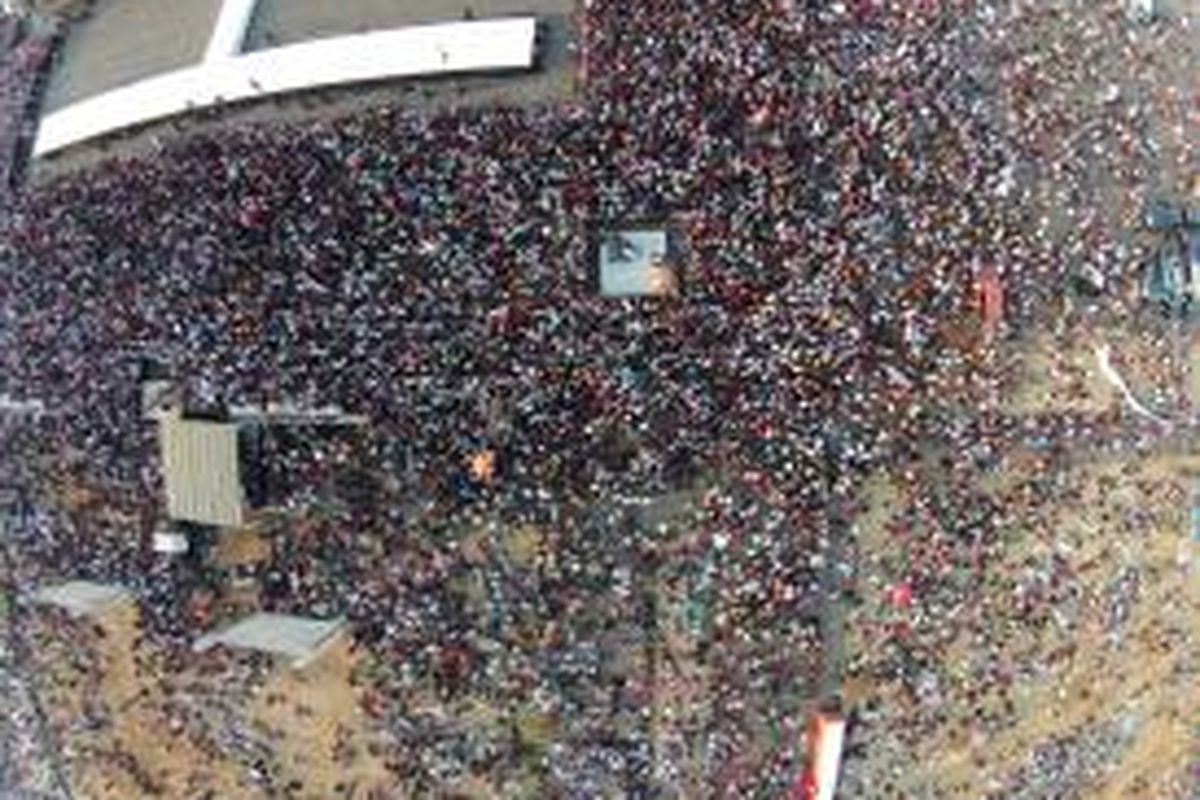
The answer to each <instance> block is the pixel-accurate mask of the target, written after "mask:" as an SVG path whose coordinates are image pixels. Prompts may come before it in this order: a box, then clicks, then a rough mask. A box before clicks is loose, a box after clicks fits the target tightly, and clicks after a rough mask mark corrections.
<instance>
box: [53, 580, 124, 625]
mask: <svg viewBox="0 0 1200 800" xmlns="http://www.w3.org/2000/svg"><path fill="white" fill-rule="evenodd" d="M132 597H133V594H132V593H131V592H130V591H129V590H128V589H126V588H124V587H122V586H113V585H110V584H105V583H94V582H92V581H68V582H66V583H60V584H55V585H53V586H45V587H43V588H41V589H39V590H38V591H37V592H36V593H35V594H34V595H33V599H34V601H35V602H37V603H40V604H41V605H47V606H54V607H56V608H61V609H63V610H64V611H66V612H67V613H69V614H70V615H71V616H73V617H87V616H91V617H95V616H100V615H102V614H104V613H105V612H107V611H108V610H110V609H111V608H113V607H114V606H116V605H119V604H120V603H123V602H125V601H126V600H128V599H131V598H132Z"/></svg>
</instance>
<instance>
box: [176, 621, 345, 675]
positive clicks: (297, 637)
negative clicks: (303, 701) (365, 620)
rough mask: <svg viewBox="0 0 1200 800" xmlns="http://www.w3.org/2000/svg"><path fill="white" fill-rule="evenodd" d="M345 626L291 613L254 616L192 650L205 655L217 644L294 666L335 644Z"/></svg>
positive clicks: (206, 638) (212, 635) (202, 640)
mask: <svg viewBox="0 0 1200 800" xmlns="http://www.w3.org/2000/svg"><path fill="white" fill-rule="evenodd" d="M344 625H345V623H344V622H343V621H342V620H340V619H333V620H320V619H312V618H310V617H296V616H292V615H290V614H254V615H251V616H249V617H246V618H245V619H242V620H239V621H238V622H235V623H234V624H232V625H230V626H229V627H227V628H223V629H222V630H219V631H215V632H213V633H209V634H206V635H205V636H202V637H200V638H199V639H197V640H196V643H195V644H194V645H192V649H193V650H195V651H197V652H203V651H205V650H208V649H210V648H212V647H214V646H216V645H224V646H225V647H231V648H235V649H240V650H254V651H258V652H263V653H270V654H272V655H278V656H285V657H287V658H290V659H291V660H292V666H294V667H296V668H300V667H303V666H305V665H307V664H309V663H311V662H312V661H314V660H315V659H316V658H317V657H318V656H320V655H321V653H322V652H324V651H325V648H326V647H327V646H328V645H329V644H330V643H332V642H333V640H334V638H335V637H336V636H337V635H338V633H339V632H340V631H341V630H342V628H343V627H344Z"/></svg>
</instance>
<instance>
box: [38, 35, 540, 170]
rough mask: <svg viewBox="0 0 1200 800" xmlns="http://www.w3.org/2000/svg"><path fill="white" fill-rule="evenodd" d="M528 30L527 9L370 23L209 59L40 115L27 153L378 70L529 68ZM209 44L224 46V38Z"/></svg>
mask: <svg viewBox="0 0 1200 800" xmlns="http://www.w3.org/2000/svg"><path fill="white" fill-rule="evenodd" d="M236 27H237V26H233V28H236ZM536 34H537V20H536V18H534V17H514V18H511V19H501V20H480V21H472V22H452V23H443V24H437V25H419V26H414V27H409V28H399V29H396V30H389V31H373V32H370V33H362V34H356V35H352V36H337V37H333V38H329V39H318V40H316V41H312V42H303V43H301V44H293V45H287V46H285V47H277V48H273V49H271V50H262V51H257V52H252V53H247V54H245V55H237V56H230V57H228V58H214V59H212V60H209V61H206V62H203V63H201V64H199V65H198V66H195V67H189V68H187V69H182V70H176V71H174V72H168V73H166V74H164V75H157V76H155V77H153V78H148V79H146V80H143V81H138V82H137V83H133V84H130V85H129V86H124V87H122V88H120V89H115V90H113V91H111V92H106V93H105V94H102V95H99V96H97V97H92V98H89V99H87V100H83V101H81V102H79V103H75V104H73V105H70V106H67V107H66V108H64V109H62V110H60V111H56V112H54V113H52V114H49V115H47V116H46V117H44V118H43V119H42V122H41V126H40V128H39V130H38V136H37V141H36V143H35V145H34V155H35V156H42V155H46V154H48V153H52V152H54V151H56V150H61V149H62V148H64V147H68V146H70V145H72V144H76V143H78V142H83V141H86V140H88V139H92V138H95V137H97V136H102V135H104V134H106V133H111V132H114V131H118V130H122V129H125V128H131V127H134V126H137V125H142V124H144V123H147V122H152V121H154V120H159V119H165V118H167V117H171V116H176V115H179V114H185V113H187V112H189V111H194V110H196V109H201V108H209V107H212V106H217V105H221V104H223V103H230V102H235V101H238V100H247V99H252V98H256V97H267V96H270V95H275V94H282V93H285V92H294V91H298V90H302V89H309V88H316V87H320V86H330V85H334V84H346V83H360V82H366V81H375V80H381V79H384V78H402V77H417V76H433V75H448V74H453V73H461V72H495V71H511V70H526V69H532V67H533V63H534V54H535V53H534V48H535V39H536ZM215 46H217V47H218V48H219V49H223V51H224V52H228V50H229V49H230V48H232V47H233V44H232V41H225V42H224V43H223V45H220V44H218V45H215Z"/></svg>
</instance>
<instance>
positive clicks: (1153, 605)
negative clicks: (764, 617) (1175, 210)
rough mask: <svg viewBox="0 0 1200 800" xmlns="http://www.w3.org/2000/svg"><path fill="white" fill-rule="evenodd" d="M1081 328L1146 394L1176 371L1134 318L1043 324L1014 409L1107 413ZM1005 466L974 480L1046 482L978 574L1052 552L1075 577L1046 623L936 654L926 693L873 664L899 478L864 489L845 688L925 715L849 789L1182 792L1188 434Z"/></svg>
mask: <svg viewBox="0 0 1200 800" xmlns="http://www.w3.org/2000/svg"><path fill="white" fill-rule="evenodd" d="M1089 337H1098V338H1100V339H1102V340H1104V341H1107V342H1109V343H1111V344H1112V346H1113V347H1114V349H1115V350H1118V351H1122V352H1124V353H1125V354H1126V358H1125V359H1124V363H1125V364H1126V366H1128V367H1129V370H1128V371H1129V372H1131V373H1134V374H1137V373H1139V372H1140V373H1141V374H1142V375H1143V376H1145V377H1143V378H1142V379H1141V380H1140V381H1139V380H1134V379H1131V383H1137V384H1138V385H1140V386H1141V387H1143V390H1144V391H1145V393H1146V394H1150V393H1151V390H1152V379H1153V378H1154V377H1155V376H1157V377H1159V378H1160V379H1162V380H1163V382H1164V383H1168V382H1169V380H1170V378H1169V376H1171V375H1175V376H1177V375H1178V374H1179V373H1178V370H1177V369H1176V367H1177V366H1178V365H1177V364H1175V363H1172V362H1171V359H1170V358H1169V357H1168V356H1169V352H1168V353H1167V355H1166V356H1164V354H1163V353H1162V348H1161V343H1160V348H1159V351H1158V352H1156V351H1155V349H1154V347H1153V340H1152V339H1151V338H1150V337H1145V338H1143V337H1142V336H1139V335H1138V334H1137V333H1135V332H1132V331H1129V330H1122V329H1111V330H1104V329H1094V328H1093V329H1090V330H1089V331H1087V334H1086V335H1085V334H1083V332H1076V333H1075V334H1072V335H1068V336H1065V337H1062V338H1058V337H1055V336H1053V335H1051V334H1045V335H1043V336H1038V337H1032V338H1031V339H1030V340H1029V341H1025V342H1021V343H1020V344H1019V345H1018V352H1020V353H1021V363H1022V365H1023V366H1024V367H1026V369H1025V370H1024V371H1023V372H1022V373H1021V377H1020V378H1019V379H1018V382H1017V384H1016V385H1015V386H1013V387H1011V397H1012V398H1013V399H1014V401H1015V402H1014V403H1013V404H1012V407H1011V408H1010V409H1009V410H1010V413H1015V414H1022V413H1025V414H1031V415H1033V414H1041V415H1049V414H1056V413H1100V412H1105V411H1108V410H1110V409H1111V407H1112V405H1113V404H1119V403H1120V402H1121V401H1120V399H1119V397H1118V396H1116V395H1115V393H1114V392H1113V391H1112V388H1111V386H1109V385H1108V384H1107V383H1106V382H1105V381H1103V379H1101V378H1100V376H1099V375H1098V374H1097V370H1096V368H1095V358H1094V356H1093V355H1092V352H1091V350H1090V347H1089ZM1191 349H1192V352H1194V351H1195V348H1194V346H1193V347H1192V348H1191ZM1147 362H1149V363H1148V364H1147ZM1164 362H1165V363H1164ZM1139 366H1140V367H1141V369H1138V367H1139ZM1164 375H1166V376H1168V377H1167V378H1163V376H1164ZM1000 464H1001V466H1000V467H999V468H998V469H997V471H996V473H995V474H992V475H988V476H986V478H981V479H980V480H979V481H978V483H977V486H978V488H980V489H982V490H983V491H984V492H985V493H987V494H988V495H989V496H991V497H992V498H994V499H995V500H996V501H997V502H1001V503H1012V502H1014V500H1013V498H1015V497H1021V496H1022V493H1021V490H1020V489H1019V488H1018V487H1021V486H1025V485H1028V482H1029V481H1030V479H1031V477H1033V476H1036V475H1039V474H1041V475H1042V476H1043V477H1047V478H1048V479H1049V480H1051V481H1052V484H1053V486H1054V487H1055V488H1054V493H1053V494H1052V495H1051V496H1050V497H1049V498H1048V499H1046V500H1042V501H1040V502H1035V503H1034V504H1033V505H1031V506H1028V507H1027V508H1025V509H1024V510H1023V514H1022V515H1020V517H1019V518H1020V519H1023V520H1026V523H1024V524H1022V525H1020V526H1016V527H1014V529H1013V530H1011V531H1008V532H1007V533H1006V537H1005V543H1004V549H1003V556H1002V558H1001V559H1000V560H999V561H998V562H996V563H994V564H992V565H990V566H989V569H988V574H989V575H992V576H1010V577H1011V576H1023V577H1019V578H1017V579H1016V580H1017V582H1018V583H1020V581H1021V580H1024V579H1025V577H1029V576H1033V575H1035V574H1040V575H1041V577H1045V574H1044V573H1042V572H1041V571H1042V570H1045V569H1046V565H1047V564H1055V565H1056V566H1055V567H1054V568H1053V569H1054V570H1057V571H1058V573H1057V574H1059V575H1061V576H1064V577H1063V580H1065V581H1068V582H1069V584H1070V589H1069V592H1068V594H1067V596H1066V598H1062V597H1059V598H1058V599H1057V600H1051V605H1052V606H1053V608H1052V609H1051V610H1050V611H1049V613H1050V614H1051V617H1052V619H1053V624H1051V625H1049V626H1046V627H1042V626H1027V625H1025V624H1023V623H1022V622H1021V621H1020V620H1019V619H1018V620H1017V623H1016V624H1015V625H1014V624H1011V623H1005V622H996V623H994V624H995V625H996V626H997V630H996V631H994V632H993V634H992V635H991V644H990V645H987V646H980V645H981V644H982V642H980V641H977V640H975V639H973V638H972V635H971V634H969V633H963V634H962V635H960V636H959V637H958V638H957V639H955V640H954V641H953V642H952V643H951V644H950V645H949V646H948V647H947V649H946V651H945V653H944V655H943V657H941V658H939V663H938V664H937V666H936V667H934V668H933V670H934V673H936V674H937V675H938V679H937V681H936V686H937V691H936V696H935V697H933V698H930V697H925V698H918V699H915V700H914V698H913V696H912V695H911V694H910V693H909V692H908V691H906V690H905V689H904V688H903V686H902V682H901V681H899V680H893V679H887V678H885V679H879V678H878V677H874V678H873V677H868V676H870V675H872V674H874V675H876V676H878V674H879V670H880V668H881V667H882V665H883V664H885V663H887V662H888V648H889V645H888V644H887V642H888V637H887V636H886V635H884V634H882V633H881V631H883V630H884V628H885V627H886V624H887V620H888V619H889V618H890V617H889V615H890V614H891V613H893V612H892V610H891V609H889V606H888V601H887V597H886V591H887V588H888V586H889V585H891V582H892V580H894V579H895V577H896V576H895V575H893V574H891V572H892V571H893V570H892V567H891V566H890V565H889V564H888V563H887V559H886V554H888V553H892V552H894V551H895V549H896V547H897V542H896V540H895V539H893V538H892V536H891V534H890V533H889V525H890V524H891V523H893V522H894V521H895V520H897V519H898V515H901V514H902V513H903V512H904V509H905V507H906V504H905V499H906V496H905V489H904V485H905V483H904V480H903V479H902V476H900V475H889V474H886V473H881V474H880V475H878V476H876V477H875V478H874V479H872V480H871V481H869V482H868V483H867V485H866V487H865V489H864V499H863V510H862V512H861V513H860V514H859V515H858V517H857V519H856V525H855V549H856V550H857V551H858V552H859V553H861V554H863V560H862V563H861V564H860V568H861V569H862V574H863V576H864V580H863V586H864V587H865V590H864V595H863V603H862V604H861V605H860V606H858V607H857V608H856V609H855V610H854V612H853V613H852V615H851V618H850V623H849V629H848V631H847V642H848V644H847V648H848V650H849V651H850V653H851V656H850V658H851V660H852V661H853V662H854V663H855V668H854V669H853V670H852V675H851V677H850V678H849V679H848V680H847V682H846V684H845V685H844V687H843V697H844V699H845V701H846V702H847V703H848V704H849V705H850V706H852V707H856V708H862V707H863V706H864V705H865V704H878V705H879V706H881V707H882V708H884V709H885V711H884V712H882V716H883V718H884V719H889V720H891V723H892V724H895V725H898V726H901V727H902V726H904V725H905V722H904V720H905V719H906V718H908V719H911V724H912V725H914V726H917V725H918V722H917V720H922V721H927V720H930V719H932V720H934V722H931V723H928V724H927V725H920V727H919V730H917V732H916V733H915V734H914V735H913V739H912V742H911V746H908V747H897V746H896V744H895V743H894V742H890V741H889V735H888V734H887V733H883V734H882V735H880V736H878V738H877V739H876V740H875V741H877V742H878V743H879V746H878V747H875V745H874V744H868V753H867V755H866V758H867V760H868V762H869V766H868V768H867V770H866V775H867V776H868V777H867V778H866V781H867V782H866V783H863V784H861V785H860V787H859V788H865V790H866V791H867V794H866V795H865V796H870V797H881V798H882V797H920V798H963V799H964V800H966V798H980V797H985V796H987V797H992V796H996V797H999V796H1019V797H1029V798H1046V797H1060V796H1061V797H1089V798H1092V797H1094V798H1127V797H1144V798H1155V799H1156V800H1157V799H1159V798H1161V799H1162V800H1182V799H1183V798H1185V797H1191V796H1192V795H1187V794H1185V792H1186V791H1188V790H1189V789H1188V787H1193V786H1194V777H1193V776H1192V775H1191V774H1190V770H1191V769H1193V765H1194V763H1195V759H1196V756H1197V749H1198V748H1200V738H1198V736H1197V731H1196V729H1195V720H1196V719H1200V695H1197V693H1196V692H1194V691H1191V690H1189V688H1188V687H1189V686H1194V683H1195V680H1196V676H1197V671H1198V670H1200V659H1197V657H1196V652H1197V651H1196V641H1195V634H1196V624H1195V621H1196V620H1197V619H1200V581H1197V579H1196V572H1195V569H1196V564H1195V558H1196V555H1197V544H1196V543H1195V542H1194V541H1193V540H1191V538H1190V537H1191V531H1190V525H1191V521H1190V503H1191V500H1192V496H1193V493H1194V490H1195V479H1196V476H1197V475H1200V450H1197V449H1196V446H1195V442H1194V437H1185V438H1183V439H1171V438H1168V439H1166V440H1163V441H1162V442H1160V444H1158V445H1157V446H1154V447H1152V448H1151V449H1149V450H1148V451H1146V452H1128V453H1111V452H1099V453H1080V454H1077V455H1076V456H1075V457H1074V458H1072V459H1071V460H1070V461H1069V463H1067V464H1065V465H1064V464H1057V465H1051V464H1050V463H1049V462H1048V461H1046V460H1045V459H1044V458H1043V457H1039V456H1038V455H1037V454H1033V453H1030V452H1025V451H1017V450H1013V451H1011V452H1007V453H1003V454H1001V458H1000ZM1014 489H1016V491H1014ZM1052 571H1053V570H1052ZM1031 579H1032V578H1031ZM1056 580H1057V578H1056ZM1007 585H1008V582H1007V581H1005V582H1004V583H1002V584H999V585H997V588H996V590H995V591H994V593H993V592H992V590H990V589H989V591H988V592H986V593H985V595H984V600H983V602H984V603H985V604H990V605H988V607H987V608H986V609H983V610H982V613H983V614H984V615H985V616H986V615H989V614H996V615H997V616H998V617H1005V616H1006V615H1005V614H1004V613H1003V611H1002V609H1004V608H1006V607H1007V606H1009V605H1010V604H1011V603H1012V597H1011V595H1009V594H1007V590H1004V591H1002V590H1001V587H1002V586H1007ZM974 613H980V609H959V610H958V613H957V617H958V618H962V617H964V616H965V617H970V616H971V615H972V614H974ZM916 624H917V625H930V626H938V625H940V624H942V620H940V619H939V618H938V617H936V616H935V617H933V618H930V619H928V620H925V621H924V622H920V621H919V622H917V623H916ZM997 642H998V643H999V644H997ZM989 663H990V664H995V663H999V664H1002V665H1004V668H1003V669H1006V670H1013V669H1015V670H1016V671H1017V677H1016V678H1015V679H1014V680H1013V682H1012V684H1011V685H1010V687H1009V689H1008V690H1006V691H994V690H995V689H996V687H995V685H993V684H989V683H988V682H986V681H984V682H981V681H979V680H978V675H979V670H981V669H985V668H986V665H987V664H989ZM1022 665H1024V667H1025V668H1028V667H1032V670H1027V669H1026V671H1022ZM931 674H933V673H931ZM981 687H982V688H981ZM929 704H933V705H934V706H935V707H936V710H935V711H933V712H932V714H931V715H930V708H929ZM866 724H867V726H868V729H870V726H871V725H872V724H878V721H875V722H874V723H873V722H870V721H868V722H867V723H866ZM898 730H900V728H897V729H894V730H893V731H892V732H893V733H896V732H897V731H898ZM877 733H879V732H878V731H877ZM1047 776H1050V777H1047ZM1053 780H1057V781H1059V782H1058V783H1057V784H1054V783H1052V781H1053ZM889 783H890V788H885V787H886V786H887V785H888V784H889ZM1056 787H1057V788H1056Z"/></svg>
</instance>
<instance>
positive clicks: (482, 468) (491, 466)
mask: <svg viewBox="0 0 1200 800" xmlns="http://www.w3.org/2000/svg"><path fill="white" fill-rule="evenodd" d="M470 467H471V476H472V477H473V478H475V480H477V481H479V482H480V483H491V482H492V478H494V477H495V476H496V454H495V453H494V452H492V451H491V450H486V449H485V450H480V451H479V452H478V453H475V454H474V455H473V456H471V460H470Z"/></svg>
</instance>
